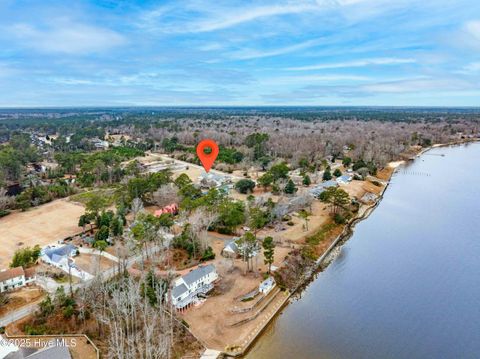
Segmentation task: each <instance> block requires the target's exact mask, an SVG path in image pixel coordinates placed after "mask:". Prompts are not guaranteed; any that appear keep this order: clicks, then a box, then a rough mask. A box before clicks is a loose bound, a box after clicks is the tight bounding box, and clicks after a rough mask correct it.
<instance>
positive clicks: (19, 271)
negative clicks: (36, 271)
mask: <svg viewBox="0 0 480 359" xmlns="http://www.w3.org/2000/svg"><path fill="white" fill-rule="evenodd" d="M24 285H25V271H24V270H23V268H22V267H16V268H12V269H7V270H3V271H1V272H0V293H2V292H5V291H7V290H11V289H16V288H20V287H23V286H24Z"/></svg>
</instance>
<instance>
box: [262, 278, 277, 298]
mask: <svg viewBox="0 0 480 359" xmlns="http://www.w3.org/2000/svg"><path fill="white" fill-rule="evenodd" d="M275 285H276V283H275V279H273V277H268V278H267V279H265V280H264V281H263V282H262V283H260V285H259V286H258V291H259V292H260V293H263V294H265V295H267V294H268V293H269V292H270V291H271V290H272V289H273V288H275Z"/></svg>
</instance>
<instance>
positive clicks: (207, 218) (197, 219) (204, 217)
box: [188, 208, 218, 251]
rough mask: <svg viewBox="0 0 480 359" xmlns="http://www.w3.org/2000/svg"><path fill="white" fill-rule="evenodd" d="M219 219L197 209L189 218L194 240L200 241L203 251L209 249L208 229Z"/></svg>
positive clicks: (215, 215)
mask: <svg viewBox="0 0 480 359" xmlns="http://www.w3.org/2000/svg"><path fill="white" fill-rule="evenodd" d="M217 218H218V215H217V214H215V213H212V212H210V211H208V210H206V209H204V208H197V209H195V210H194V211H193V212H192V213H191V214H190V216H189V218H188V222H189V223H190V233H191V236H192V239H194V240H195V239H198V241H199V243H200V247H201V249H202V250H203V251H204V250H205V249H207V248H208V228H209V227H210V226H211V225H212V224H213V223H214V222H215V221H216V220H217Z"/></svg>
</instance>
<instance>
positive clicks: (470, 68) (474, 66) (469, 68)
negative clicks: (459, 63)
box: [463, 62, 480, 73]
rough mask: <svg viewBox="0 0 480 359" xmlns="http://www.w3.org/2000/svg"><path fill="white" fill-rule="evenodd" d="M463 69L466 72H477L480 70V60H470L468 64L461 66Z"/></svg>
mask: <svg viewBox="0 0 480 359" xmlns="http://www.w3.org/2000/svg"><path fill="white" fill-rule="evenodd" d="M463 70H464V71H466V72H467V73H470V72H479V71H480V62H471V63H469V64H468V65H466V66H464V67H463Z"/></svg>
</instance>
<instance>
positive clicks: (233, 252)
mask: <svg viewBox="0 0 480 359" xmlns="http://www.w3.org/2000/svg"><path fill="white" fill-rule="evenodd" d="M238 239H239V237H235V238H232V239H231V240H229V241H227V242H226V243H225V247H223V249H222V255H223V256H224V257H227V258H236V257H237V256H238V254H239V252H240V249H239V248H238V244H237V241H238Z"/></svg>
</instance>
